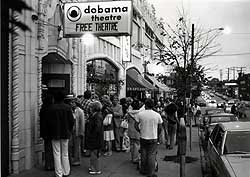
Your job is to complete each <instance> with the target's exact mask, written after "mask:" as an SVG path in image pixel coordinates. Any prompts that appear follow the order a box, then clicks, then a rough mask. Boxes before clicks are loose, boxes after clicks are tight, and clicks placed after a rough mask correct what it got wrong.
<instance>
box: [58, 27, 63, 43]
mask: <svg viewBox="0 0 250 177" xmlns="http://www.w3.org/2000/svg"><path fill="white" fill-rule="evenodd" d="M57 30H58V38H57V40H61V39H62V38H63V29H62V26H61V25H58V26H57Z"/></svg>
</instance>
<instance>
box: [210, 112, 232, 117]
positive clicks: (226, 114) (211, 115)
mask: <svg viewBox="0 0 250 177" xmlns="http://www.w3.org/2000/svg"><path fill="white" fill-rule="evenodd" d="M220 116H223V117H225V116H235V115H234V114H231V113H225V112H218V113H214V114H210V115H209V117H220Z"/></svg>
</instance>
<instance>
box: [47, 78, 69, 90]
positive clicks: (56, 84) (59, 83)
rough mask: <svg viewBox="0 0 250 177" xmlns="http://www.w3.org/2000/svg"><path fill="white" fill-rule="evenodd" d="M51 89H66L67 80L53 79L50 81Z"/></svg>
mask: <svg viewBox="0 0 250 177" xmlns="http://www.w3.org/2000/svg"><path fill="white" fill-rule="evenodd" d="M47 86H48V87H49V88H64V87H65V80H62V79H51V80H49V81H48V85H47Z"/></svg>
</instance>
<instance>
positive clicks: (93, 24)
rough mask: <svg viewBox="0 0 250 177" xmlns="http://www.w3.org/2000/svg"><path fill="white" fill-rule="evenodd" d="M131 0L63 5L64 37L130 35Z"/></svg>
mask: <svg viewBox="0 0 250 177" xmlns="http://www.w3.org/2000/svg"><path fill="white" fill-rule="evenodd" d="M131 23H132V2H131V1H115V2H114V1H107V2H79V3H66V4H65V5H64V37H80V36H82V35H83V34H85V33H92V34H94V35H97V36H115V35H131Z"/></svg>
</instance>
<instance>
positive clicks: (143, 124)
mask: <svg viewBox="0 0 250 177" xmlns="http://www.w3.org/2000/svg"><path fill="white" fill-rule="evenodd" d="M138 119H139V123H140V125H139V127H140V137H141V138H143V139H147V140H149V139H157V138H158V134H157V131H158V124H162V122H163V121H162V118H161V115H160V114H159V113H157V112H155V111H153V110H143V111H141V112H140V113H139V114H138Z"/></svg>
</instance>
